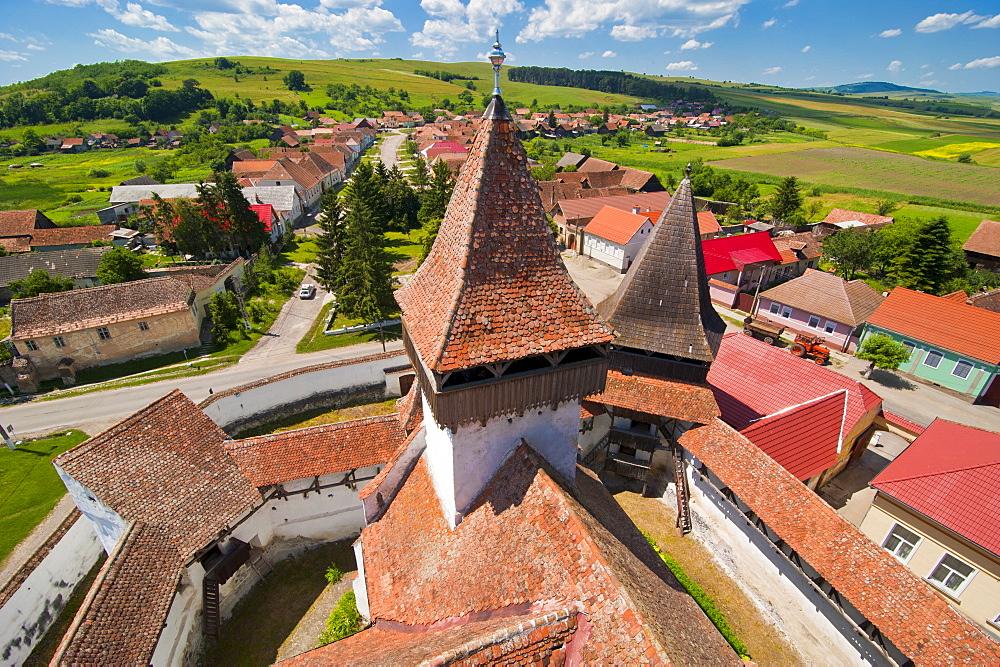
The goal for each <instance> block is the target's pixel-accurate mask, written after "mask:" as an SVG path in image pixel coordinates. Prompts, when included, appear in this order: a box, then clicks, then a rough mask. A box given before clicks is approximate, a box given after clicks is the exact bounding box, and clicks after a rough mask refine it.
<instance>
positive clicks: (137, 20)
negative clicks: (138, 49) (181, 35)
mask: <svg viewBox="0 0 1000 667" xmlns="http://www.w3.org/2000/svg"><path fill="white" fill-rule="evenodd" d="M115 4H116V5H117V3H115ZM111 15H112V16H114V17H115V18H116V19H118V20H119V21H121V22H122V23H124V24H125V25H131V26H135V27H137V28H151V29H153V30H162V31H170V32H179V31H178V30H177V28H175V27H174V26H172V25H171V24H170V22H169V21H167V19H166V18H165V17H163V16H159V15H158V14H154V13H153V12H151V11H149V10H148V9H143V8H142V5H139V4H137V3H135V2H130V3H128V4H126V5H125V11H124V12H122V11H119V12H117V13H111Z"/></svg>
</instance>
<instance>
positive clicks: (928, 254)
mask: <svg viewBox="0 0 1000 667" xmlns="http://www.w3.org/2000/svg"><path fill="white" fill-rule="evenodd" d="M957 264H958V263H957V262H956V259H955V251H954V250H953V248H952V247H951V229H950V228H949V226H948V218H946V217H944V216H941V217H939V218H935V219H934V220H930V221H928V222H925V223H924V224H922V225H920V227H919V228H918V229H917V231H916V233H915V234H914V235H913V237H912V239H911V241H910V243H909V244H908V245H907V247H906V248H905V249H904V250H903V251H902V253H901V254H900V255H899V256H898V257H897V258H896V261H895V263H894V268H893V275H894V276H895V278H896V281H897V284H899V285H901V286H902V287H908V288H910V289H915V290H920V291H923V292H929V293H931V294H939V293H940V292H941V289H942V288H943V287H944V284H945V283H946V282H948V279H949V278H950V277H952V276H953V275H955V274H956V273H959V272H960V271H959V269H960V268H961V267H960V266H958V265H957Z"/></svg>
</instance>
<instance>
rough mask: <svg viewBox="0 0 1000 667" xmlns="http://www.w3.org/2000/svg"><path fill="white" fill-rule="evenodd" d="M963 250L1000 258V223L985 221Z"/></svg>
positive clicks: (977, 228)
mask: <svg viewBox="0 0 1000 667" xmlns="http://www.w3.org/2000/svg"><path fill="white" fill-rule="evenodd" d="M962 250H967V251H969V252H978V253H979V254H981V255H990V256H992V257H1000V222H996V221H994V220H983V221H982V222H980V223H979V226H978V227H976V231H974V232H972V236H970V237H969V240H968V241H966V242H965V245H963V246H962Z"/></svg>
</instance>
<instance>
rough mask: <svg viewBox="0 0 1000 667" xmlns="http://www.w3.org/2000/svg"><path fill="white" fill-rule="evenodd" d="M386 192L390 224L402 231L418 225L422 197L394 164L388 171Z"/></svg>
mask: <svg viewBox="0 0 1000 667" xmlns="http://www.w3.org/2000/svg"><path fill="white" fill-rule="evenodd" d="M384 192H385V203H386V208H387V209H388V218H389V225H390V226H391V227H392V228H393V229H396V230H398V231H401V232H407V231H409V230H411V229H413V228H414V227H416V226H417V212H418V211H419V210H420V197H418V196H417V193H416V192H415V191H414V190H413V188H412V187H410V184H409V183H408V182H407V181H406V178H405V177H404V176H403V172H401V171H400V170H399V169H398V168H397V167H396V165H393V166H392V168H391V169H389V170H388V171H387V172H386V182H385V187H384Z"/></svg>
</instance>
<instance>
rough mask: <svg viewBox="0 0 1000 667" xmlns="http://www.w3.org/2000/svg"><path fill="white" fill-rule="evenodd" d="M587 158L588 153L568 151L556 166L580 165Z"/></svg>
mask: <svg viewBox="0 0 1000 667" xmlns="http://www.w3.org/2000/svg"><path fill="white" fill-rule="evenodd" d="M586 159H587V156H586V155H580V154H579V153H566V154H565V155H563V156H562V157H561V158H559V161H558V162H556V167H557V168H558V167H570V166H572V167H579V166H580V165H581V164H583V161H584V160H586Z"/></svg>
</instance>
